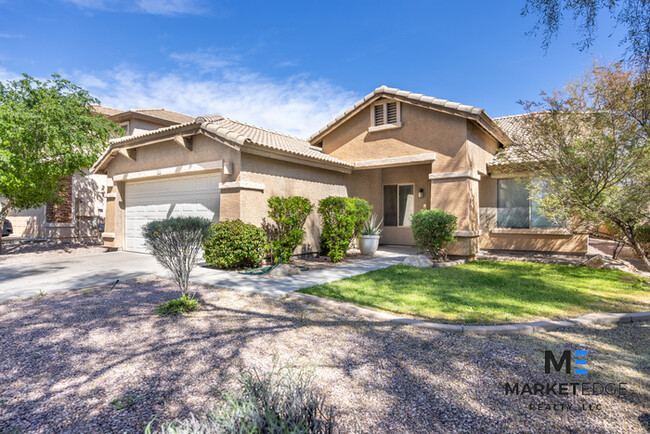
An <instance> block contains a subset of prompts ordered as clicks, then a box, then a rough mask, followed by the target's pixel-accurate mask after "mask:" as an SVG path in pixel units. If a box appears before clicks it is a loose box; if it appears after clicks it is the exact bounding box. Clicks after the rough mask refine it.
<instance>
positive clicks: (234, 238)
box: [203, 220, 266, 268]
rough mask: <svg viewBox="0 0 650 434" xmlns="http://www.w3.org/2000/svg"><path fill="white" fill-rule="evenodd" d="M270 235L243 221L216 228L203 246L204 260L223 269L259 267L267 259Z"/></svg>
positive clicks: (231, 221)
mask: <svg viewBox="0 0 650 434" xmlns="http://www.w3.org/2000/svg"><path fill="white" fill-rule="evenodd" d="M265 244H266V234H265V233H264V230H263V229H262V228H258V227H257V226H255V225H252V224H248V223H244V222H243V221H241V220H225V221H222V222H219V223H216V224H214V225H212V227H211V228H210V235H208V238H207V239H206V240H205V242H204V243H203V251H204V253H203V258H204V259H205V261H206V262H207V263H208V264H210V265H214V266H215V267H219V268H242V267H257V266H259V265H260V264H261V262H262V259H263V258H264V246H265Z"/></svg>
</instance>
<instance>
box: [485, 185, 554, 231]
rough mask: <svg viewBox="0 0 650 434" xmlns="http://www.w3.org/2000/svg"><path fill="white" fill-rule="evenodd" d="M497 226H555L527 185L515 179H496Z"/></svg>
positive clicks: (525, 227)
mask: <svg viewBox="0 0 650 434" xmlns="http://www.w3.org/2000/svg"><path fill="white" fill-rule="evenodd" d="M497 227H500V228H510V229H543V228H557V227H559V225H557V224H555V223H554V222H552V221H550V220H549V219H547V218H546V217H545V216H544V215H543V214H542V213H541V212H540V211H539V207H538V205H537V201H536V200H535V199H534V198H531V197H530V192H529V191H528V188H527V186H526V185H525V184H524V183H522V182H521V181H518V180H516V179H499V180H497Z"/></svg>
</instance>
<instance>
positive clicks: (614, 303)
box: [300, 261, 650, 324]
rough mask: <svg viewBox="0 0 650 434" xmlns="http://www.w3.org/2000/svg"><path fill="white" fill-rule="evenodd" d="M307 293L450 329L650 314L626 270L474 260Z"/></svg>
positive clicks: (638, 283)
mask: <svg viewBox="0 0 650 434" xmlns="http://www.w3.org/2000/svg"><path fill="white" fill-rule="evenodd" d="M300 292H303V293H306V294H313V295H317V296H320V297H326V298H331V299H335V300H341V301H345V302H348V303H353V304H356V305H359V306H365V307H369V308H371V309H375V310H384V311H389V312H393V313H400V314H404V315H405V316H410V317H414V318H421V319H429V320H435V321H438V322H445V323H467V324H476V323H482V324H494V323H509V322H522V321H531V320H540V319H559V318H570V317H575V316H579V315H584V314H586V313H593V312H638V311H647V310H650V284H649V283H648V282H647V281H645V280H642V279H640V278H639V277H637V276H634V275H631V274H627V273H622V272H620V271H611V270H600V269H592V268H587V267H577V266H567V265H549V264H535V263H530V262H491V261H474V262H468V263H466V264H464V265H460V266H457V267H449V268H413V267H407V266H405V265H393V266H391V267H388V268H385V269H383V270H377V271H372V272H370V273H366V274H362V275H359V276H355V277H352V278H349V279H345V280H341V281H338V282H333V283H327V284H324V285H318V286H312V287H311V288H305V289H303V290H301V291H300Z"/></svg>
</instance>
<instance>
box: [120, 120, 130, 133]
mask: <svg viewBox="0 0 650 434" xmlns="http://www.w3.org/2000/svg"><path fill="white" fill-rule="evenodd" d="M120 127H121V128H122V129H123V130H124V134H125V135H128V134H129V123H128V122H124V123H122V124H120Z"/></svg>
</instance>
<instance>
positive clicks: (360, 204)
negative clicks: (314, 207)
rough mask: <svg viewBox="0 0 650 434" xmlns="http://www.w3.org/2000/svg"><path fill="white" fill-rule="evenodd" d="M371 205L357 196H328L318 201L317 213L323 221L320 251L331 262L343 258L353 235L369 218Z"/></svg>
mask: <svg viewBox="0 0 650 434" xmlns="http://www.w3.org/2000/svg"><path fill="white" fill-rule="evenodd" d="M371 212H372V206H371V205H370V204H369V203H368V202H367V201H365V200H363V199H359V198H358V197H335V196H330V197H326V198H325V199H323V200H321V201H320V202H318V213H319V214H320V215H321V218H322V221H323V236H322V238H321V251H322V252H323V253H324V254H326V255H328V256H329V257H330V258H331V259H332V262H338V261H340V260H342V259H343V258H345V253H346V252H347V250H348V248H349V247H350V243H351V242H352V239H353V238H354V237H355V236H358V235H359V233H360V232H361V229H362V228H363V225H364V224H365V223H366V221H368V219H369V218H370V214H371Z"/></svg>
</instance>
